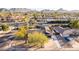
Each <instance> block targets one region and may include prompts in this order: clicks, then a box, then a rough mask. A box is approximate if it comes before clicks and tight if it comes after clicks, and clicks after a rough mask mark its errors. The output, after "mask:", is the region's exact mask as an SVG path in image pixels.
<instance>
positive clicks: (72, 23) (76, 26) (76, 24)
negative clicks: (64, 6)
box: [69, 20, 79, 29]
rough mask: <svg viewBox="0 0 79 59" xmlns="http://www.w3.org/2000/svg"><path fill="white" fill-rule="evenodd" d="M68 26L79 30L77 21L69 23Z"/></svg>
mask: <svg viewBox="0 0 79 59" xmlns="http://www.w3.org/2000/svg"><path fill="white" fill-rule="evenodd" d="M69 26H70V27H71V28H77V29H79V20H73V21H70V23H69Z"/></svg>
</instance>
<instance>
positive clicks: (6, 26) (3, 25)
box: [1, 24, 9, 31]
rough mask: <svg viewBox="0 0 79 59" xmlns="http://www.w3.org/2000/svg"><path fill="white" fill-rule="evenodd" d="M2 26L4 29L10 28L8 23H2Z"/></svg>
mask: <svg viewBox="0 0 79 59" xmlns="http://www.w3.org/2000/svg"><path fill="white" fill-rule="evenodd" d="M1 27H2V30H3V31H7V30H9V25H7V24H2V25H1Z"/></svg>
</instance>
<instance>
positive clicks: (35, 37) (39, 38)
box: [28, 32, 48, 47]
mask: <svg viewBox="0 0 79 59" xmlns="http://www.w3.org/2000/svg"><path fill="white" fill-rule="evenodd" d="M46 42H48V38H47V37H46V36H45V35H44V34H43V33H39V32H34V33H30V34H29V35H28V45H29V46H36V47H43V46H44V44H45V43H46Z"/></svg>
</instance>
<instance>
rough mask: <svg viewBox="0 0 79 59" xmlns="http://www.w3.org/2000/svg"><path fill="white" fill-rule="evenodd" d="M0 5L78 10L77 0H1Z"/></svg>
mask: <svg viewBox="0 0 79 59" xmlns="http://www.w3.org/2000/svg"><path fill="white" fill-rule="evenodd" d="M0 7H1V8H31V9H37V10H41V9H54V10H57V9H59V8H63V9H66V10H79V0H1V1H0Z"/></svg>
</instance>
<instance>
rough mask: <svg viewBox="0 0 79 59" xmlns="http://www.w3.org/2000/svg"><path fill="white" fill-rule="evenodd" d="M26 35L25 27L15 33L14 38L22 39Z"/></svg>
mask: <svg viewBox="0 0 79 59" xmlns="http://www.w3.org/2000/svg"><path fill="white" fill-rule="evenodd" d="M26 34H27V28H26V27H25V26H21V27H20V28H19V29H18V31H17V32H16V33H15V36H16V38H20V39H23V38H25V36H26Z"/></svg>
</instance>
